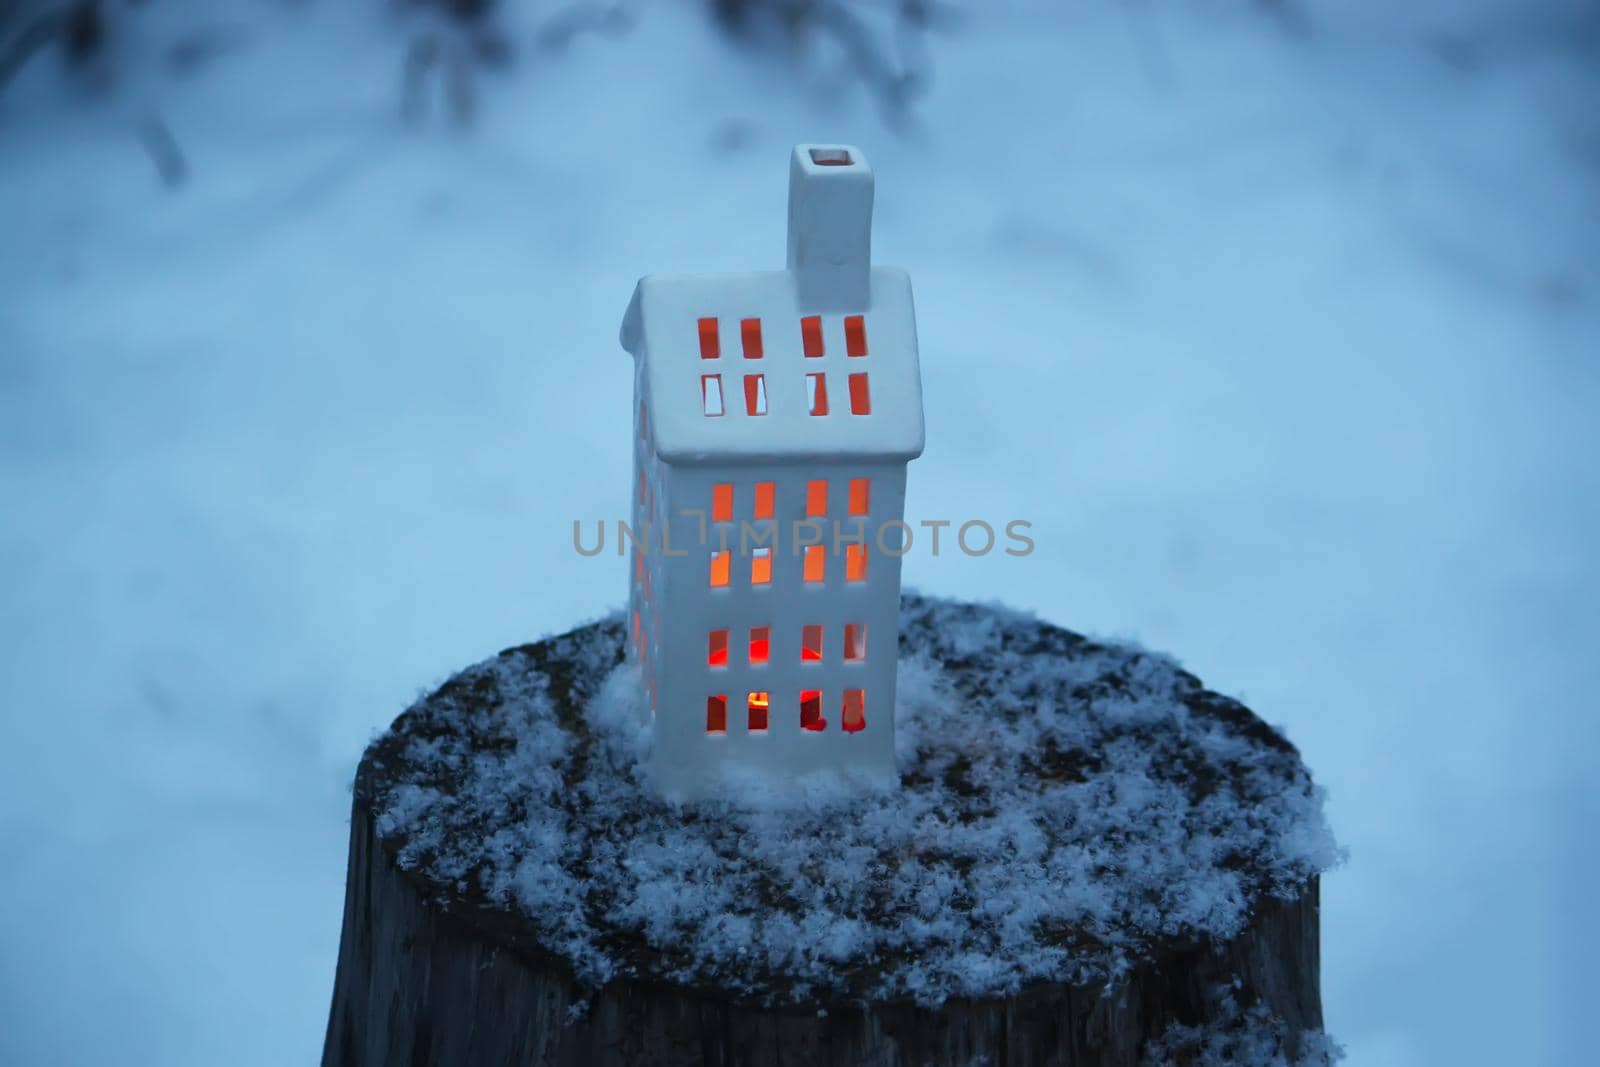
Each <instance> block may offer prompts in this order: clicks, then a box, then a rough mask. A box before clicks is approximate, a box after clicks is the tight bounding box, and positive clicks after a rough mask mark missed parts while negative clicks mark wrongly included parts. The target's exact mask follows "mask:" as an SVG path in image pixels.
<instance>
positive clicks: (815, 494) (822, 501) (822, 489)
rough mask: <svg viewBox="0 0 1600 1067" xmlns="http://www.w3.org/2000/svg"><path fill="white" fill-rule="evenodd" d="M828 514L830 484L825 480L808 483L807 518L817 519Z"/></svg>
mask: <svg viewBox="0 0 1600 1067" xmlns="http://www.w3.org/2000/svg"><path fill="white" fill-rule="evenodd" d="M826 514H828V483H827V482H826V481H823V480H817V481H809V482H807V483H806V518H808V519H817V518H821V517H823V516H824V515H826Z"/></svg>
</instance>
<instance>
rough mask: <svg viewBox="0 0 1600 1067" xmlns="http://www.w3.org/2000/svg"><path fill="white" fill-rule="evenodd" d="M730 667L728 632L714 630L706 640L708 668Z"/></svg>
mask: <svg viewBox="0 0 1600 1067" xmlns="http://www.w3.org/2000/svg"><path fill="white" fill-rule="evenodd" d="M727 665H728V631H727V630H725V629H724V630H712V631H711V634H710V636H709V637H708V638H707V640H706V666H708V667H726V666H727Z"/></svg>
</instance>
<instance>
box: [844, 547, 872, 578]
mask: <svg viewBox="0 0 1600 1067" xmlns="http://www.w3.org/2000/svg"><path fill="white" fill-rule="evenodd" d="M844 580H845V581H847V582H864V581H866V580H867V546H866V545H845V546H844Z"/></svg>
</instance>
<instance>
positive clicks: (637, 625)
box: [633, 611, 644, 654]
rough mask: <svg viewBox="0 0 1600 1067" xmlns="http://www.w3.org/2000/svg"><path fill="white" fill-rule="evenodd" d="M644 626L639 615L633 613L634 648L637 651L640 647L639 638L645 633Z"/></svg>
mask: <svg viewBox="0 0 1600 1067" xmlns="http://www.w3.org/2000/svg"><path fill="white" fill-rule="evenodd" d="M643 625H644V624H643V623H642V622H641V621H640V620H639V613H638V612H637V611H635V612H634V613H633V647H634V648H636V649H637V648H638V647H639V636H640V634H642V633H643V632H644V630H643ZM641 654H642V653H641Z"/></svg>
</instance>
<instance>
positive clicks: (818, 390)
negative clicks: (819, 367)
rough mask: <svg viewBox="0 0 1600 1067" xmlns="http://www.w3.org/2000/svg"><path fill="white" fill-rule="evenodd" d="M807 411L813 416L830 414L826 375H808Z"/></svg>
mask: <svg viewBox="0 0 1600 1067" xmlns="http://www.w3.org/2000/svg"><path fill="white" fill-rule="evenodd" d="M806 410H808V411H810V412H811V414H813V415H826V414H827V413H828V378H827V376H826V375H824V374H808V375H806Z"/></svg>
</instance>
